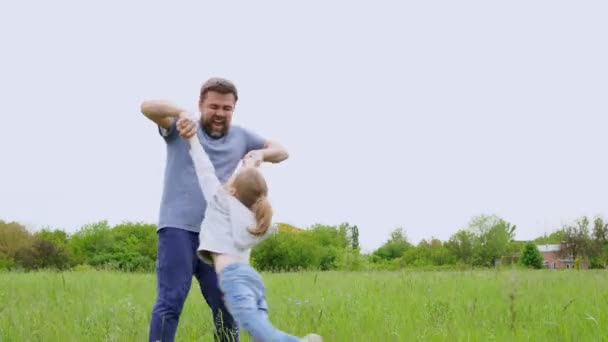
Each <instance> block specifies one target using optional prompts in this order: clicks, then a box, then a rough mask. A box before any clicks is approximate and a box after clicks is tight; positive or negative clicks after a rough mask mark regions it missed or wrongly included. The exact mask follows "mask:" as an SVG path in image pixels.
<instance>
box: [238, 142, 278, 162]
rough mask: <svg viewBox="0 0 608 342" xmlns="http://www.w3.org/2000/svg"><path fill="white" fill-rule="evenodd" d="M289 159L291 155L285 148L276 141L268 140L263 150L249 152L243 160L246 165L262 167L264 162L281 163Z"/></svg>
mask: <svg viewBox="0 0 608 342" xmlns="http://www.w3.org/2000/svg"><path fill="white" fill-rule="evenodd" d="M287 158H289V153H288V152H287V150H286V149H285V148H284V147H283V146H281V145H280V144H279V143H277V142H276V141H273V140H266V141H265V142H264V147H263V148H262V149H259V150H253V151H249V153H247V154H246V155H245V157H244V158H243V159H244V161H245V163H252V164H253V165H254V166H260V164H261V163H262V162H269V163H280V162H282V161H284V160H285V159H287Z"/></svg>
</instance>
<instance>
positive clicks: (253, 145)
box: [157, 122, 264, 232]
mask: <svg viewBox="0 0 608 342" xmlns="http://www.w3.org/2000/svg"><path fill="white" fill-rule="evenodd" d="M159 130H160V133H161V135H162V136H163V138H164V140H165V142H166V144H167V160H166V165H165V179H164V186H163V195H162V198H161V204H160V214H159V222H158V228H157V229H162V228H165V227H172V228H181V229H185V230H189V231H192V232H199V231H200V227H201V223H202V222H203V216H204V213H205V209H206V206H207V203H206V202H205V199H204V197H203V193H202V192H201V189H200V186H199V185H198V179H197V177H196V173H195V171H194V164H193V162H192V158H191V157H190V154H189V150H190V146H189V143H188V141H187V140H184V139H182V138H181V137H180V136H179V133H178V132H177V129H176V128H175V122H174V123H173V125H172V126H171V128H169V129H168V130H165V129H163V128H160V129H159ZM198 138H199V141H200V142H201V145H202V146H203V148H204V149H205V151H206V152H207V154H208V155H209V159H211V163H212V164H213V166H214V167H215V173H216V175H217V178H218V179H219V180H220V182H222V183H225V182H226V181H227V180H228V178H230V176H231V175H232V174H233V173H234V171H235V170H236V168H237V166H238V165H239V162H240V161H241V160H242V159H243V157H244V156H245V155H246V154H247V153H248V152H249V151H252V150H259V149H261V148H263V147H264V140H263V139H262V138H261V137H260V136H258V135H257V134H255V133H253V132H250V131H248V130H246V129H244V128H242V127H240V126H236V125H231V126H230V129H229V130H228V132H227V134H226V135H224V137H222V138H219V139H214V138H211V137H210V136H209V135H207V133H205V131H204V130H203V129H202V128H201V127H200V125H199V129H198Z"/></svg>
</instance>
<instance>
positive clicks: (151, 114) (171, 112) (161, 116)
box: [141, 100, 186, 129]
mask: <svg viewBox="0 0 608 342" xmlns="http://www.w3.org/2000/svg"><path fill="white" fill-rule="evenodd" d="M185 111H186V110H185V109H183V108H181V107H179V106H177V105H175V104H173V103H171V102H169V101H163V100H149V101H144V102H143V103H142V104H141V112H142V113H143V114H144V115H145V116H146V117H147V118H148V119H150V120H151V121H152V122H154V123H156V124H157V125H159V126H160V127H162V128H165V129H169V128H171V125H172V124H173V120H175V118H176V117H178V116H179V114H180V113H184V112H185Z"/></svg>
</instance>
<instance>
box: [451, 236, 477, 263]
mask: <svg viewBox="0 0 608 342" xmlns="http://www.w3.org/2000/svg"><path fill="white" fill-rule="evenodd" d="M476 243H477V236H476V235H475V234H474V233H472V232H470V231H467V230H463V229H461V230H459V231H458V232H457V233H456V234H454V235H452V236H451V237H450V239H449V240H448V242H447V243H446V244H445V245H446V248H447V249H448V250H449V251H450V252H451V253H452V254H453V255H454V256H455V257H456V259H457V260H458V261H460V262H462V263H465V264H468V265H470V264H472V263H473V256H474V253H475V245H476Z"/></svg>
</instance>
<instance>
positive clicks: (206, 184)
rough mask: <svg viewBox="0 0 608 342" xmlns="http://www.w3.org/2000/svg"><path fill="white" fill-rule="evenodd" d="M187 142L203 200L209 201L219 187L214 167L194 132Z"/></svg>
mask: <svg viewBox="0 0 608 342" xmlns="http://www.w3.org/2000/svg"><path fill="white" fill-rule="evenodd" d="M188 142H189V143H190V157H191V158H192V161H193V162H194V170H195V172H196V177H197V178H198V184H199V185H200V187H201V190H202V191H203V196H205V200H207V202H209V201H210V200H211V198H212V197H213V196H214V195H215V194H216V193H217V191H218V190H219V189H220V187H221V183H220V180H219V179H218V178H217V176H216V175H215V167H213V164H212V163H211V160H210V159H209V156H208V155H207V152H205V150H204V149H203V146H202V145H201V143H200V141H199V140H198V136H197V135H196V134H195V135H194V136H192V137H190V138H189V139H188Z"/></svg>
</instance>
